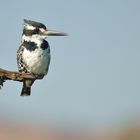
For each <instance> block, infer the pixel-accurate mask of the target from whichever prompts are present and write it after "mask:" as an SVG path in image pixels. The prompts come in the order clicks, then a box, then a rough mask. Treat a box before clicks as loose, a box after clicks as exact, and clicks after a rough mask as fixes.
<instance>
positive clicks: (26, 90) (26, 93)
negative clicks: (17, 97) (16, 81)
mask: <svg viewBox="0 0 140 140" xmlns="http://www.w3.org/2000/svg"><path fill="white" fill-rule="evenodd" d="M30 95H31V87H24V86H23V87H22V91H21V96H30Z"/></svg>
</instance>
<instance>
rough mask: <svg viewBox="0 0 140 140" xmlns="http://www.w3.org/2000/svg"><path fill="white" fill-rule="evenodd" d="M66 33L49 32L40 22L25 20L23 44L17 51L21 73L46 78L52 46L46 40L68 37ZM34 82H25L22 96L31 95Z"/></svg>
mask: <svg viewBox="0 0 140 140" xmlns="http://www.w3.org/2000/svg"><path fill="white" fill-rule="evenodd" d="M66 35H67V34H66V33H63V32H58V31H54V30H48V29H47V28H46V26H45V25H44V24H42V23H40V22H36V21H31V20H26V19H24V28H23V34H22V44H21V46H20V47H19V49H18V50H17V64H18V69H19V72H24V73H31V74H34V75H37V76H41V77H44V75H46V74H47V72H48V69H49V64H50V58H51V56H50V46H49V43H48V42H47V41H46V40H45V39H46V38H47V36H66ZM33 83H34V80H24V81H23V87H22V91H21V96H29V95H30V94H31V86H32V84H33Z"/></svg>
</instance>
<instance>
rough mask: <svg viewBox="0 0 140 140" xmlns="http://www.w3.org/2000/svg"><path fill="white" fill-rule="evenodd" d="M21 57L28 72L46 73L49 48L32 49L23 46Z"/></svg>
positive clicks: (48, 61)
mask: <svg viewBox="0 0 140 140" xmlns="http://www.w3.org/2000/svg"><path fill="white" fill-rule="evenodd" d="M22 58H23V61H24V63H25V64H26V66H27V71H28V72H31V73H34V74H38V75H46V74H47V72H48V68H49V64H50V48H49V47H48V48H46V49H42V48H36V49H35V50H33V51H30V50H28V49H26V48H24V51H23V55H22Z"/></svg>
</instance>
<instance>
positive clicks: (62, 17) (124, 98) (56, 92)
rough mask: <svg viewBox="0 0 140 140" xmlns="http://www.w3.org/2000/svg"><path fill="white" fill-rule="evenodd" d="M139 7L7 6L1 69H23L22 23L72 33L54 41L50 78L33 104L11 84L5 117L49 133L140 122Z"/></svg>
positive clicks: (76, 2)
mask: <svg viewBox="0 0 140 140" xmlns="http://www.w3.org/2000/svg"><path fill="white" fill-rule="evenodd" d="M139 5H140V2H139V1H137V0H133V1H132V0H117V1H116V0H106V1H104V0H100V1H99V0H82V1H80V0H71V1H64V0H59V1H56V0H50V1H49V0H36V1H33V0H30V1H28V0H24V1H17V0H14V1H8V0H3V1H1V2H0V11H1V12H0V18H1V21H0V31H1V34H0V42H1V45H0V48H1V51H0V64H1V65H0V67H2V68H6V69H9V70H17V65H16V50H17V48H18V46H19V45H20V43H21V34H22V28H23V19H31V20H35V21H40V22H42V23H44V24H45V25H46V26H47V27H48V28H50V29H55V30H60V31H63V32H67V33H68V34H69V36H68V37H49V38H48V39H47V40H48V41H49V43H50V46H51V55H52V59H51V64H50V69H49V73H48V75H47V76H46V77H45V78H44V79H43V80H41V81H36V83H35V84H34V85H33V87H32V95H31V96H30V97H25V98H23V97H20V92H21V88H22V84H21V83H18V82H12V81H8V82H6V83H5V85H4V87H3V89H2V90H1V91H0V112H1V113H0V118H1V120H2V118H7V119H9V118H10V119H14V120H19V121H27V122H34V121H36V122H41V123H44V124H46V125H50V126H53V125H54V126H58V127H61V126H62V125H64V126H67V127H68V126H72V127H77V126H80V125H85V128H86V127H95V126H103V125H114V126H115V124H117V123H118V122H125V121H126V120H129V119H130V120H131V119H135V118H137V117H139V114H140V111H139V108H140V86H139V85H140V73H139V72H140V62H139V60H140V41H139V37H140V28H139V25H140V18H139V14H140V9H139Z"/></svg>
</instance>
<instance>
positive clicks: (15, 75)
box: [0, 68, 43, 87]
mask: <svg viewBox="0 0 140 140" xmlns="http://www.w3.org/2000/svg"><path fill="white" fill-rule="evenodd" d="M42 78H43V76H38V75H33V74H31V73H21V72H17V71H9V70H5V69H2V68H0V87H2V86H3V83H4V82H5V81H6V80H13V81H19V82H22V81H24V80H25V79H31V80H37V79H42Z"/></svg>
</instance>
